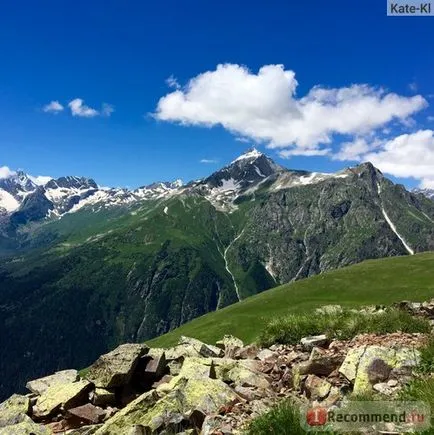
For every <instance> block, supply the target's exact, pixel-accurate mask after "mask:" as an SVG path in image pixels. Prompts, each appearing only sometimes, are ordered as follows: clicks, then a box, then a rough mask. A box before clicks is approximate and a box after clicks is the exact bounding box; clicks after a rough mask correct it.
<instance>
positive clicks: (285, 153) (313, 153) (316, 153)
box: [278, 148, 332, 159]
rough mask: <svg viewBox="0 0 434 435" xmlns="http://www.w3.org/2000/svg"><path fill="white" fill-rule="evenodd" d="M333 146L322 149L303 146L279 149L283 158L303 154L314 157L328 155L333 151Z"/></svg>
mask: <svg viewBox="0 0 434 435" xmlns="http://www.w3.org/2000/svg"><path fill="white" fill-rule="evenodd" d="M331 151H332V150H331V148H322V149H303V148H292V149H288V150H282V151H279V152H278V154H279V156H280V157H282V158H283V159H289V158H291V157H293V156H303V157H314V156H326V155H329V154H330V153H331Z"/></svg>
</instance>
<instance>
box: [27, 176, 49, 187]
mask: <svg viewBox="0 0 434 435" xmlns="http://www.w3.org/2000/svg"><path fill="white" fill-rule="evenodd" d="M28 177H29V178H30V179H31V180H32V181H33V182H34V183H35V184H36V185H37V186H44V185H45V184H47V183H48V182H49V181H50V180H52V179H53V178H52V177H48V176H45V175H38V176H36V177H34V176H33V175H29V176H28Z"/></svg>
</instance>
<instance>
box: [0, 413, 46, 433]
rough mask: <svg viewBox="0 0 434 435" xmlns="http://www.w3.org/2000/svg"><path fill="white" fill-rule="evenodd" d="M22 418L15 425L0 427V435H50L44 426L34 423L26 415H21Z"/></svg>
mask: <svg viewBox="0 0 434 435" xmlns="http://www.w3.org/2000/svg"><path fill="white" fill-rule="evenodd" d="M23 417H24V418H23V420H22V421H21V422H19V423H17V424H14V425H11V426H4V427H0V435H51V431H50V430H49V429H47V428H46V427H45V426H42V425H40V424H37V423H34V422H33V421H32V419H31V418H30V417H28V416H27V415H24V414H23Z"/></svg>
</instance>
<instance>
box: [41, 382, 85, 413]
mask: <svg viewBox="0 0 434 435" xmlns="http://www.w3.org/2000/svg"><path fill="white" fill-rule="evenodd" d="M91 388H92V384H91V383H90V382H89V381H86V380H81V381H77V382H72V383H70V384H64V385H60V386H56V385H54V386H53V387H50V388H48V390H46V391H45V393H44V394H42V396H40V397H39V399H38V401H37V402H36V405H35V406H34V408H33V414H34V416H35V417H38V418H44V417H48V416H49V415H51V414H53V413H54V412H55V411H56V410H58V409H59V408H60V407H63V408H64V409H70V408H73V407H75V406H79V405H81V404H83V403H85V402H86V401H87V399H88V393H89V391H90V390H91Z"/></svg>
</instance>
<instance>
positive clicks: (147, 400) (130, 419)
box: [95, 390, 159, 435]
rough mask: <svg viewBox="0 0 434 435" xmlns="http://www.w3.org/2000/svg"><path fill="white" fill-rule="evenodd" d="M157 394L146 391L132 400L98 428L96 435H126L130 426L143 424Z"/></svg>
mask: <svg viewBox="0 0 434 435" xmlns="http://www.w3.org/2000/svg"><path fill="white" fill-rule="evenodd" d="M158 398H159V397H158V394H157V393H156V392H155V391H154V390H151V391H148V392H146V393H143V394H142V395H141V396H139V397H138V398H137V399H136V400H133V401H132V402H131V403H130V404H128V405H127V406H126V407H125V408H123V409H121V410H120V411H119V412H118V413H116V414H115V415H114V416H113V417H112V418H110V419H109V420H107V422H106V423H105V424H104V425H103V426H102V427H101V428H99V429H98V430H97V431H96V432H95V434H96V435H118V434H119V435H124V434H125V435H127V434H128V433H129V431H130V429H131V427H132V426H134V425H136V424H143V423H142V422H144V421H145V418H144V417H145V416H146V415H147V412H148V410H149V409H151V408H152V406H154V405H155V403H156V402H157V401H158Z"/></svg>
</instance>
